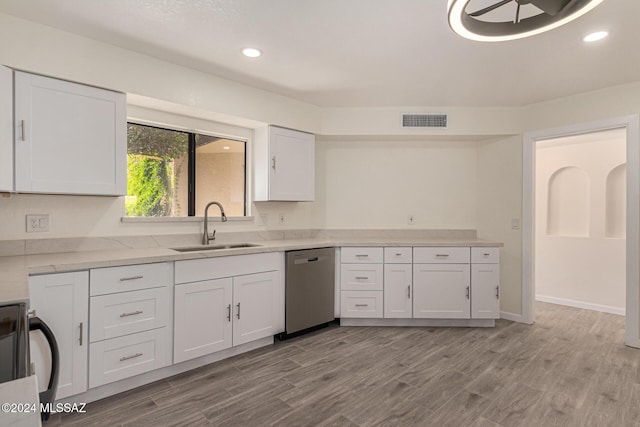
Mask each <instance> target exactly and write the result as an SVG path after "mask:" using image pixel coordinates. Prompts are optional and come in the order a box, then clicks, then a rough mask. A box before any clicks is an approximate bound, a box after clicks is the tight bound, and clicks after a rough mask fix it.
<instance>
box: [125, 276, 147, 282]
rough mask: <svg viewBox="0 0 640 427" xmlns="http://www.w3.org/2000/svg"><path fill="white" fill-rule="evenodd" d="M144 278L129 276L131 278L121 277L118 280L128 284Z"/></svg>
mask: <svg viewBox="0 0 640 427" xmlns="http://www.w3.org/2000/svg"><path fill="white" fill-rule="evenodd" d="M143 278H144V276H131V277H122V278H120V281H121V282H128V281H129V280H138V279H143Z"/></svg>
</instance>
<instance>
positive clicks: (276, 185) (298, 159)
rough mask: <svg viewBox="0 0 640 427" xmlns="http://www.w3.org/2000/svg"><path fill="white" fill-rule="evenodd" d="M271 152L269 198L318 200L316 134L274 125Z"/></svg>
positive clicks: (270, 136)
mask: <svg viewBox="0 0 640 427" xmlns="http://www.w3.org/2000/svg"><path fill="white" fill-rule="evenodd" d="M269 154H270V158H269V162H270V169H269V199H270V200H293V201H312V200H314V198H315V137H314V136H313V135H311V134H308V133H303V132H297V131H293V130H289V129H282V128H278V127H274V126H271V127H270V128H269Z"/></svg>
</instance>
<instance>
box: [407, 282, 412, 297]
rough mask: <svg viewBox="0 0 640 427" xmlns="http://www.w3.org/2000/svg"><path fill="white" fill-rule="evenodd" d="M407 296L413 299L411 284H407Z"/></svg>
mask: <svg viewBox="0 0 640 427" xmlns="http://www.w3.org/2000/svg"><path fill="white" fill-rule="evenodd" d="M407 298H409V299H411V285H409V286H407Z"/></svg>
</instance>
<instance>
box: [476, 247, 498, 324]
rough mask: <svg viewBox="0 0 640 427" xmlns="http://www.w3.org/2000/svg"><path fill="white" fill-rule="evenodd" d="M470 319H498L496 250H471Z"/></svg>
mask: <svg viewBox="0 0 640 427" xmlns="http://www.w3.org/2000/svg"><path fill="white" fill-rule="evenodd" d="M471 262H472V264H471V284H472V292H471V317H473V318H476V319H499V318H500V264H499V262H500V252H499V250H498V248H472V249H471Z"/></svg>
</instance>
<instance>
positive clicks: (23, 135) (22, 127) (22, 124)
mask: <svg viewBox="0 0 640 427" xmlns="http://www.w3.org/2000/svg"><path fill="white" fill-rule="evenodd" d="M25 130H26V128H25V124H24V120H20V139H22V140H23V141H26V140H27V137H26V135H25V134H26V131H25Z"/></svg>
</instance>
